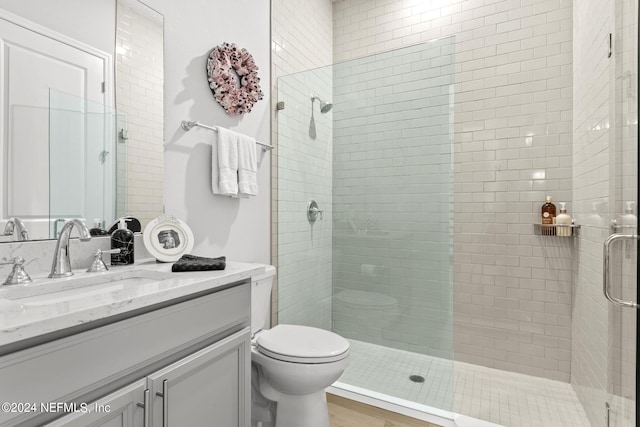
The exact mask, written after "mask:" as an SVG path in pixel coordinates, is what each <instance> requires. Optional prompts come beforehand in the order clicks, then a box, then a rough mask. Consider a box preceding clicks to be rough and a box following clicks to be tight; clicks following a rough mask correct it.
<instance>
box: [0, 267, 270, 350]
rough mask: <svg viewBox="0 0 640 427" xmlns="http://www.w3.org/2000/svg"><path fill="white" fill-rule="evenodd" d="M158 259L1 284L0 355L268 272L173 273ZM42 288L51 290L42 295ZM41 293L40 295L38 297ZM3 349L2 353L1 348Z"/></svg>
mask: <svg viewBox="0 0 640 427" xmlns="http://www.w3.org/2000/svg"><path fill="white" fill-rule="evenodd" d="M171 265H172V264H158V263H156V262H155V261H152V260H149V261H143V262H140V263H138V262H136V264H134V265H131V266H124V267H111V269H110V270H109V271H107V272H104V273H86V272H85V271H84V270H80V271H74V275H73V276H71V277H70V278H63V279H48V278H46V276H42V277H32V279H33V282H32V283H30V284H28V285H13V286H0V354H1V353H6V352H7V351H6V350H7V348H8V347H12V345H15V343H18V342H28V341H35V339H36V338H38V337H42V336H44V335H47V334H48V335H51V334H52V333H60V332H62V331H64V330H65V329H70V328H71V329H73V328H74V327H77V326H79V325H83V326H84V327H86V329H91V325H90V324H91V322H94V323H99V322H100V321H102V322H104V320H105V319H108V318H114V319H118V316H122V315H126V313H129V312H132V311H136V310H140V309H144V308H145V307H149V306H153V305H157V304H162V303H166V302H168V301H171V300H175V299H181V298H184V297H188V296H189V295H193V294H196V293H200V292H204V291H210V290H213V289H215V288H217V287H223V286H225V285H228V284H230V283H234V282H238V281H241V280H245V279H248V278H250V277H252V276H255V275H258V274H261V273H263V272H264V269H265V266H264V265H263V264H246V263H238V262H228V263H227V266H226V268H225V270H220V271H203V272H180V273H172V272H171ZM44 287H47V293H46V294H44V295H42V294H41V293H42V292H43V291H44ZM38 294H41V295H38ZM3 349H4V350H5V351H2V350H3Z"/></svg>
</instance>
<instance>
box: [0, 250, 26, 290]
mask: <svg viewBox="0 0 640 427" xmlns="http://www.w3.org/2000/svg"><path fill="white" fill-rule="evenodd" d="M8 264H13V269H12V270H11V273H9V276H7V279H6V280H5V281H4V282H3V283H2V285H24V284H27V283H31V282H32V281H33V280H31V277H29V275H28V274H27V272H26V271H24V258H22V257H21V256H17V257H15V258H13V259H12V260H10V261H5V262H0V265H8Z"/></svg>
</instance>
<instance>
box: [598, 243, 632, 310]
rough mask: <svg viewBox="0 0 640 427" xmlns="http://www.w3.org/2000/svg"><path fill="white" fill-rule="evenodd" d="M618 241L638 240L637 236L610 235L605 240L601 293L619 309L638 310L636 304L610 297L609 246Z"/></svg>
mask: <svg viewBox="0 0 640 427" xmlns="http://www.w3.org/2000/svg"><path fill="white" fill-rule="evenodd" d="M620 240H634V241H635V240H638V236H637V235H636V234H612V235H611V236H609V237H608V238H607V240H605V242H604V251H603V256H602V262H603V266H602V291H603V292H604V296H605V297H606V298H607V299H608V300H609V301H611V302H612V303H614V304H616V305H619V306H621V307H630V308H638V303H636V302H633V301H625V300H622V299H619V298H616V297H614V296H613V295H611V283H610V275H611V273H610V271H609V270H610V260H609V258H610V255H611V246H612V245H613V244H614V243H615V242H617V241H620Z"/></svg>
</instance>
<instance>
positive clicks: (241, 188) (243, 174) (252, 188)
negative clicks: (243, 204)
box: [238, 134, 258, 197]
mask: <svg viewBox="0 0 640 427" xmlns="http://www.w3.org/2000/svg"><path fill="white" fill-rule="evenodd" d="M257 171H258V155H257V154H256V140H255V139H254V138H251V137H249V136H246V135H242V134H238V196H240V197H248V196H255V195H257V194H258V178H257V175H256V174H257Z"/></svg>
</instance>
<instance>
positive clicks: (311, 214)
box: [307, 200, 323, 224]
mask: <svg viewBox="0 0 640 427" xmlns="http://www.w3.org/2000/svg"><path fill="white" fill-rule="evenodd" d="M322 212H323V211H322V209H319V208H318V202H316V201H315V200H309V203H307V219H308V220H309V222H310V223H311V224H313V223H314V222H316V220H317V219H318V216H320V219H322Z"/></svg>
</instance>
